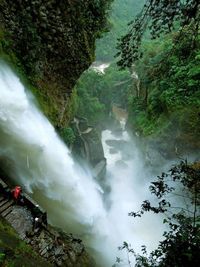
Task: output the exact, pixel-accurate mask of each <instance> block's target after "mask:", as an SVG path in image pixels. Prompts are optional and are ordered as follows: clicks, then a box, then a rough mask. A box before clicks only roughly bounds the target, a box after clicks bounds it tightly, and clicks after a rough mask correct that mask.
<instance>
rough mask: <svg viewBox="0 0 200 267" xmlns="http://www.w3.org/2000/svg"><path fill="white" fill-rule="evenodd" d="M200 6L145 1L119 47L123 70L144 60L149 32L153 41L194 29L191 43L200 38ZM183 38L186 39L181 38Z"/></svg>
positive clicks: (167, 0)
mask: <svg viewBox="0 0 200 267" xmlns="http://www.w3.org/2000/svg"><path fill="white" fill-rule="evenodd" d="M199 9H200V2H199V1H196V0H187V1H182V0H175V1H171V0H151V1H146V3H145V5H144V6H143V8H142V11H141V13H140V14H139V15H138V16H137V17H136V18H135V19H134V20H133V21H131V22H130V27H129V30H128V32H127V34H126V35H124V36H122V37H121V38H120V42H119V43H118V50H119V51H118V54H117V55H118V56H120V59H119V61H118V65H119V66H120V67H121V68H125V67H132V65H133V64H134V63H135V61H136V60H137V59H139V58H141V57H142V56H143V53H142V51H141V49H140V48H141V44H142V41H143V39H144V37H145V36H146V32H147V31H148V32H150V35H151V37H152V39H156V38H157V37H160V36H163V33H164V34H166V33H169V32H172V31H174V30H178V29H179V28H180V29H183V28H184V27H185V26H192V30H193V36H192V39H191V41H192V40H195V37H196V36H197V35H198V31H199V26H198V25H199V21H200V14H199ZM181 36H182V37H184V33H183V35H181Z"/></svg>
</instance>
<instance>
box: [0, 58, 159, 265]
mask: <svg viewBox="0 0 200 267" xmlns="http://www.w3.org/2000/svg"><path fill="white" fill-rule="evenodd" d="M120 138H121V137H120ZM120 138H118V137H116V136H114V135H113V134H112V133H111V131H108V130H107V131H105V132H104V133H103V143H104V149H105V153H106V156H107V157H108V174H109V175H108V177H107V179H108V184H109V186H110V188H111V192H110V194H108V195H107V200H106V201H107V202H109V203H110V206H109V207H107V206H106V205H105V203H104V201H103V199H104V198H103V197H102V190H101V188H100V186H99V185H98V184H97V183H96V182H95V181H94V179H93V177H92V175H91V173H90V171H89V170H86V169H83V168H81V167H80V166H78V165H77V164H76V163H75V162H74V161H73V159H72V157H71V155H70V151H69V149H68V148H67V147H66V145H65V144H64V143H63V142H62V141H61V139H60V138H59V137H58V135H57V134H56V132H55V130H54V128H53V127H52V125H51V124H50V123H49V121H48V120H47V119H46V118H45V116H44V115H43V114H42V113H41V112H40V111H39V109H38V107H37V104H36V103H35V100H34V97H33V96H32V95H31V94H30V93H29V92H28V91H27V90H26V88H25V87H24V86H23V84H22V82H21V81H20V79H19V78H18V77H17V76H16V74H15V73H14V72H13V71H12V70H11V69H10V68H9V67H8V66H7V65H6V64H5V63H4V62H0V157H1V158H6V159H9V161H10V162H11V164H12V168H11V170H10V172H11V176H12V178H13V179H14V180H15V181H16V183H19V184H21V185H23V186H24V188H25V189H26V190H27V191H28V192H29V193H30V194H32V196H33V198H34V199H35V200H37V201H38V202H39V204H40V205H41V206H42V207H43V208H44V209H46V210H47V213H48V219H49V222H50V223H51V224H53V225H55V226H58V227H61V228H62V229H63V230H66V231H67V232H72V233H76V234H79V235H80V237H81V238H82V239H83V240H84V242H85V244H86V245H87V247H89V248H91V249H92V250H93V251H94V255H95V257H96V260H97V262H98V261H100V263H101V264H100V265H102V266H103V267H109V266H111V265H112V264H113V263H114V262H115V258H116V256H119V254H118V249H117V247H118V246H120V245H121V244H122V242H123V241H127V242H130V243H132V245H133V246H134V245H136V246H139V245H142V244H143V241H144V243H145V242H146V241H147V242H148V241H149V243H152V241H151V240H152V239H153V240H155V239H156V238H157V236H158V235H159V234H158V227H157V224H158V223H157V219H156V220H154V221H153V220H152V224H150V221H151V219H150V217H148V216H147V217H144V219H143V223H141V224H140V222H139V225H140V226H136V225H135V224H134V222H133V219H132V218H130V217H128V216H127V214H128V212H130V211H132V210H135V208H139V206H138V205H139V204H140V200H143V198H144V196H146V194H147V193H146V192H147V184H146V183H145V182H144V174H142V173H145V172H144V169H143V166H142V164H141V160H140V158H139V155H138V154H137V153H135V151H136V147H134V146H133V143H132V141H131V140H130V137H129V136H128V135H127V133H126V132H125V131H124V132H123V135H122V140H124V141H126V142H128V146H129V147H130V148H131V149H133V151H134V153H133V154H130V155H129V156H130V157H131V158H130V157H129V156H128V155H126V156H127V159H124V165H123V164H122V165H120V162H118V163H119V166H116V162H117V161H120V160H121V159H123V155H124V154H123V153H122V152H121V151H117V152H116V153H115V154H111V153H110V152H109V151H110V150H109V145H107V144H106V142H107V143H109V139H112V140H119V139H120ZM120 140H121V139H120ZM129 152H130V151H129ZM129 152H128V153H129ZM130 153H132V152H130ZM122 154H123V155H122ZM159 237H160V235H159ZM159 237H158V239H159ZM121 257H123V255H122V256H121Z"/></svg>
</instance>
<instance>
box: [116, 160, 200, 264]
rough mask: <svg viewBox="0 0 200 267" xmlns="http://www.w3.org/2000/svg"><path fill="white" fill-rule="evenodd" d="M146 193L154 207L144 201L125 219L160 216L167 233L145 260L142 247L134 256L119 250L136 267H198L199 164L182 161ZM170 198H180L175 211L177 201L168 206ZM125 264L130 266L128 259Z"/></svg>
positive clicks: (199, 228) (128, 248)
mask: <svg viewBox="0 0 200 267" xmlns="http://www.w3.org/2000/svg"><path fill="white" fill-rule="evenodd" d="M175 188H176V189H175ZM149 189H150V191H151V193H152V194H153V195H154V196H155V197H156V198H157V200H158V205H157V206H154V205H152V204H151V203H150V202H149V201H148V200H145V201H144V202H143V203H142V205H141V210H140V211H139V212H131V213H130V214H129V215H130V216H134V217H137V216H139V217H141V216H142V215H143V214H144V213H145V212H153V213H156V214H157V213H163V214H165V215H166V218H165V219H164V221H163V223H166V224H168V229H169V230H168V231H165V232H164V234H163V237H164V239H163V240H162V241H160V243H159V246H158V248H157V249H156V250H155V251H153V252H151V254H150V255H149V256H148V254H147V251H146V248H145V246H143V247H142V251H143V255H138V254H136V253H135V252H134V250H133V249H132V248H131V247H130V245H129V244H127V243H126V242H124V244H123V246H121V247H120V248H119V249H121V250H122V249H125V250H126V251H127V253H128V255H134V256H135V261H136V263H135V266H136V267H169V266H176V267H188V266H192V267H195V266H198V263H199V261H200V256H199V249H200V214H199V205H200V163H199V162H195V163H193V164H188V163H187V161H182V162H181V163H180V164H178V165H176V166H174V167H172V168H171V170H170V171H169V173H162V175H161V176H158V177H157V180H156V181H154V182H152V183H151V185H150V187H149ZM173 196H175V197H176V198H177V197H180V200H179V201H178V203H179V205H180V206H179V207H177V204H178V203H177V199H176V202H175V203H173V202H172V199H173V198H172V197H173ZM169 199H170V201H169ZM174 205H176V207H174ZM117 262H118V263H120V262H121V260H120V259H119V258H118V259H117ZM128 264H129V266H132V265H131V261H130V257H129V258H128ZM115 266H118V265H117V264H116V265H115Z"/></svg>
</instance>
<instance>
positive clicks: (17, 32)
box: [0, 0, 112, 127]
mask: <svg viewBox="0 0 200 267" xmlns="http://www.w3.org/2000/svg"><path fill="white" fill-rule="evenodd" d="M111 2H112V0H100V1H92V0H81V1H78V2H76V1H75V2H73V3H71V1H64V0H62V1H59V3H57V2H56V1H41V0H37V1H34V0H31V1H1V2H0V7H1V12H0V22H1V25H0V53H1V55H2V54H4V55H8V57H9V60H10V61H12V63H13V64H14V66H16V65H18V64H19V65H20V68H21V70H22V71H23V73H25V76H26V77H27V79H28V80H29V82H30V83H32V85H33V92H34V94H35V95H36V97H37V99H38V101H39V102H40V105H41V107H42V109H43V112H44V113H45V115H47V116H48V118H49V119H50V120H51V122H52V123H53V124H54V126H58V127H66V125H67V124H68V123H69V120H70V119H72V117H70V116H69V114H68V108H66V107H67V106H68V105H69V102H70V101H69V98H70V95H71V93H72V90H73V87H74V85H75V82H76V80H77V79H78V78H79V77H80V75H81V74H82V72H83V71H84V70H85V69H87V68H88V67H89V66H90V64H91V63H92V62H93V61H94V57H95V56H94V52H95V40H96V38H98V37H99V36H100V35H101V33H102V32H104V31H105V29H106V28H107V13H108V11H109V7H110V4H111ZM6 57H7V56H6ZM69 117H70V118H69Z"/></svg>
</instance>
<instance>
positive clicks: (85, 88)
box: [77, 63, 131, 125]
mask: <svg viewBox="0 0 200 267" xmlns="http://www.w3.org/2000/svg"><path fill="white" fill-rule="evenodd" d="M130 85H131V77H130V73H129V71H126V70H123V71H118V70H117V66H116V64H114V63H113V64H112V65H111V66H110V67H108V68H107V69H106V70H105V74H102V73H100V72H96V71H94V70H93V69H89V70H88V71H86V72H85V73H84V74H83V75H82V76H81V78H80V79H79V81H78V83H77V95H78V103H79V106H78V110H77V115H78V116H82V117H86V118H87V119H88V120H89V122H90V123H92V124H94V125H96V124H98V123H101V122H102V121H103V120H106V118H107V117H108V116H109V112H110V111H111V108H112V103H115V104H117V105H120V106H122V107H126V106H127V92H128V88H129V86H130Z"/></svg>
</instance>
